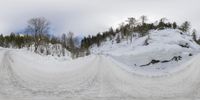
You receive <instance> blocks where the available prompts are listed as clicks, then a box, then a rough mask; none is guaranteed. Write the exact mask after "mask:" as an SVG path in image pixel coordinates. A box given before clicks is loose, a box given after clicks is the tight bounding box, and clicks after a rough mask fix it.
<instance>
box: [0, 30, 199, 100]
mask: <svg viewBox="0 0 200 100" xmlns="http://www.w3.org/2000/svg"><path fill="white" fill-rule="evenodd" d="M147 38H149V40H148V41H147V42H148V45H144V42H145V41H146V39H147ZM111 44H112V42H105V43H103V44H102V45H101V46H100V47H99V48H97V47H93V48H91V50H92V54H91V55H89V56H86V57H80V58H78V59H74V60H72V59H68V58H67V59H61V58H57V59H55V57H52V56H41V55H37V54H35V53H33V52H30V51H26V50H15V49H4V48H0V100H198V99H200V67H199V65H200V62H199V59H200V55H199V54H198V50H199V46H198V45H197V44H196V43H195V42H194V41H193V40H192V37H191V36H189V35H187V34H180V32H179V31H178V30H163V31H152V32H151V33H150V35H149V36H146V37H142V38H134V39H133V41H132V43H130V42H129V43H127V41H122V42H121V43H119V44H117V43H113V44H112V45H111ZM186 44H187V45H186ZM183 46H186V47H183ZM179 56H181V58H180V57H179ZM173 57H177V59H178V60H177V59H172V58H173ZM170 59H172V60H170ZM152 60H159V62H157V63H154V64H149V65H147V66H142V65H145V64H148V63H149V62H150V61H152ZM167 60H170V61H169V62H166V61H167Z"/></svg>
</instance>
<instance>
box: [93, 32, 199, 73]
mask: <svg viewBox="0 0 200 100" xmlns="http://www.w3.org/2000/svg"><path fill="white" fill-rule="evenodd" d="M199 49H200V47H199V45H198V44H196V43H195V42H194V40H193V39H192V36H190V35H189V34H188V33H183V32H181V31H179V30H174V29H165V30H152V31H150V32H149V35H147V36H144V37H139V38H138V37H134V38H133V39H132V42H131V41H130V40H129V39H128V40H127V39H124V40H122V41H121V42H120V43H116V41H115V39H113V40H111V41H106V42H104V43H102V44H101V46H100V47H97V46H93V47H92V48H91V49H90V50H91V52H92V53H95V54H104V55H109V56H110V57H111V58H112V59H113V60H115V61H116V62H118V63H119V64H121V65H123V66H126V67H125V69H128V70H132V71H134V72H136V73H140V74H148V75H158V74H165V73H166V74H167V73H171V72H173V70H177V68H176V67H178V66H180V65H181V64H183V63H185V62H187V61H188V60H189V59H190V58H192V56H194V55H196V54H197V53H198V52H199Z"/></svg>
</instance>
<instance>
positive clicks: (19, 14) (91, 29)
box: [0, 0, 200, 35]
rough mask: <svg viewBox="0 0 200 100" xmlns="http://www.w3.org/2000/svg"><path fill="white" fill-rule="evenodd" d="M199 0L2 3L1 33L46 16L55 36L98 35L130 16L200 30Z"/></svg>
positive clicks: (20, 0)
mask: <svg viewBox="0 0 200 100" xmlns="http://www.w3.org/2000/svg"><path fill="white" fill-rule="evenodd" d="M199 4H200V1H199V0H0V33H4V34H9V33H10V32H16V31H21V30H23V29H24V28H25V27H26V26H27V20H29V19H30V18H32V17H45V18H46V19H48V20H49V21H50V22H51V25H52V26H51V27H52V32H53V33H54V34H57V35H59V34H62V33H67V32H68V31H72V32H75V33H76V34H85V35H88V34H95V33H97V32H102V31H104V30H106V29H108V28H109V27H111V26H117V25H118V24H120V23H121V22H122V21H124V20H126V18H128V17H131V16H132V17H136V18H139V16H141V15H146V16H148V19H149V20H150V21H155V20H157V19H159V18H162V17H166V18H167V19H169V20H170V21H177V22H178V23H181V22H183V21H185V20H188V21H190V22H191V23H192V26H193V28H196V29H197V30H198V31H200V20H199V19H200V6H199Z"/></svg>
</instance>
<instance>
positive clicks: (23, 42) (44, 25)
mask: <svg viewBox="0 0 200 100" xmlns="http://www.w3.org/2000/svg"><path fill="white" fill-rule="evenodd" d="M147 20H148V18H147V16H141V17H140V18H139V19H136V18H133V17H130V18H128V19H127V20H126V21H125V22H123V23H121V24H120V25H119V27H118V28H116V29H113V28H112V27H111V28H109V30H108V31H105V32H102V33H97V35H94V36H90V35H89V36H87V37H84V38H83V39H82V41H81V46H80V47H77V46H76V45H75V40H74V33H73V32H69V33H67V34H65V33H64V34H62V36H61V37H57V36H53V35H50V34H49V29H50V24H49V21H48V20H47V19H45V18H43V17H36V18H31V19H30V20H28V21H27V23H28V26H27V28H26V29H25V32H24V34H23V35H22V34H17V33H11V34H10V35H5V36H4V35H3V34H1V35H0V46H1V47H6V48H23V47H30V46H33V47H34V52H36V53H38V52H39V50H38V49H39V46H47V45H48V44H52V45H53V44H60V45H61V46H62V48H63V49H66V50H68V51H70V52H71V53H72V55H73V57H74V58H76V57H79V56H84V55H88V54H89V53H90V52H89V48H90V47H91V46H92V45H97V46H100V45H101V43H102V42H103V41H106V40H107V39H110V40H113V39H115V41H116V43H120V42H121V40H122V39H127V40H130V41H131V42H132V38H133V37H134V36H136V34H134V33H138V35H139V37H142V36H145V35H148V34H149V31H150V30H163V29H167V28H169V29H179V30H181V31H183V32H188V31H189V30H190V27H191V25H190V22H188V21H185V22H184V23H183V24H181V25H180V26H179V25H177V23H176V22H172V23H171V22H167V19H166V18H161V19H160V20H159V21H156V22H155V23H147ZM192 35H193V39H194V40H195V41H196V42H197V43H199V44H200V40H199V39H197V37H196V31H195V30H194V31H193V33H192ZM63 55H64V54H63Z"/></svg>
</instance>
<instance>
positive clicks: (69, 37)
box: [66, 32, 75, 51]
mask: <svg viewBox="0 0 200 100" xmlns="http://www.w3.org/2000/svg"><path fill="white" fill-rule="evenodd" d="M66 39H67V40H66V41H67V42H66V43H67V44H66V46H67V49H69V50H71V51H73V50H74V48H75V45H74V33H72V32H69V33H68V34H67V38H66Z"/></svg>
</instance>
